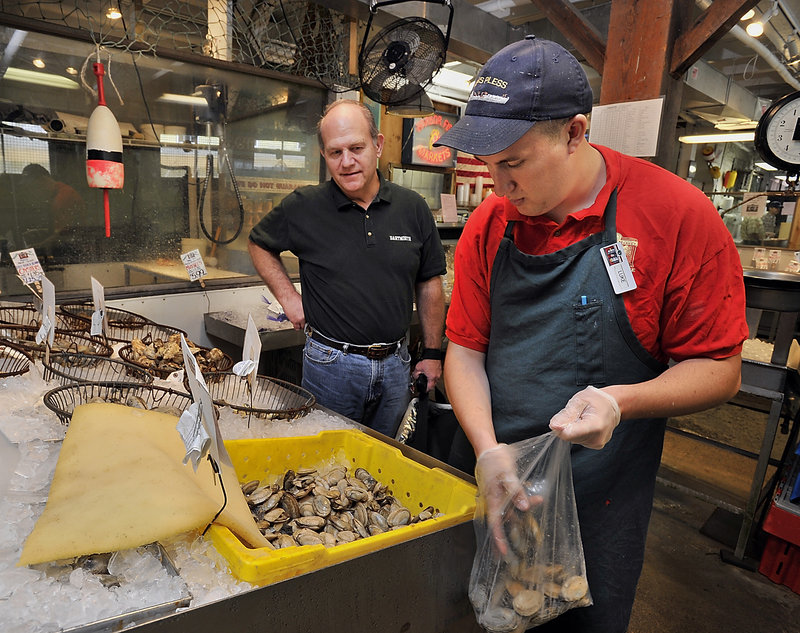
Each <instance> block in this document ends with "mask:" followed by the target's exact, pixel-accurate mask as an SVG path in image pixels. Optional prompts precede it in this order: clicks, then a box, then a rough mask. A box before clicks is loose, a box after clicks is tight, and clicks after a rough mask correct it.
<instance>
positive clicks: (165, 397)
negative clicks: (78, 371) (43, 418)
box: [43, 382, 192, 425]
mask: <svg viewBox="0 0 800 633" xmlns="http://www.w3.org/2000/svg"><path fill="white" fill-rule="evenodd" d="M43 399H44V404H45V406H46V407H47V408H48V409H50V410H51V411H52V412H53V413H55V414H56V415H57V416H58V419H59V420H61V423H62V424H64V425H68V424H69V421H70V420H71V419H72V412H73V411H74V410H75V407H77V406H79V405H81V404H86V403H88V402H98V401H105V402H115V403H118V404H128V405H129V406H135V407H137V408H139V409H142V408H146V409H155V410H159V411H165V412H168V413H172V414H174V415H176V416H179V415H180V414H181V413H182V412H183V411H184V410H186V409H187V408H189V405H191V404H192V396H190V395H189V394H188V393H183V392H181V391H175V390H174V389H167V388H165V387H156V386H154V385H142V384H133V383H121V382H83V383H77V384H73V385H65V386H62V387H56V388H55V389H52V390H50V391H48V392H47V393H46V394H44V398H43Z"/></svg>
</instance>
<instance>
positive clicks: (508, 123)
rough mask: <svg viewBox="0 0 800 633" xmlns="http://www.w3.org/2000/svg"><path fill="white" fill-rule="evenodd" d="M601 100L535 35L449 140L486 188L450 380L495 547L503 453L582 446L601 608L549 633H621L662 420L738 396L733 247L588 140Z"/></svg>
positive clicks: (508, 51)
mask: <svg viewBox="0 0 800 633" xmlns="http://www.w3.org/2000/svg"><path fill="white" fill-rule="evenodd" d="M591 107H592V92H591V88H590V87H589V84H588V81H587V79H586V76H585V74H584V72H583V69H582V68H581V66H580V64H579V63H578V62H577V60H576V59H575V58H574V57H573V56H572V55H570V54H569V53H568V52H567V51H566V50H564V49H563V48H562V47H561V46H559V45H558V44H555V43H554V42H549V41H546V40H537V39H536V38H535V37H533V36H528V37H527V38H526V39H525V40H523V41H521V42H517V43H515V44H511V45H509V46H507V47H506V48H504V49H503V50H501V51H500V52H499V53H497V54H496V55H494V56H493V57H492V58H491V59H490V60H489V61H488V62H487V64H486V65H485V66H484V68H483V69H482V71H481V73H480V76H479V78H478V79H477V81H476V85H475V88H474V89H473V91H472V94H471V95H470V98H469V102H468V104H467V107H466V112H465V116H464V117H462V119H461V120H460V121H459V122H458V123H457V124H456V125H455V127H454V128H453V129H451V130H450V131H448V132H447V133H445V134H444V136H442V138H441V139H439V141H438V143H439V144H441V145H446V146H449V147H453V148H456V149H459V150H461V151H463V152H468V153H471V154H474V155H475V156H476V157H477V158H479V159H480V160H482V161H483V162H484V163H485V164H486V166H487V168H488V170H489V172H490V174H491V175H492V178H493V180H494V187H495V188H494V194H493V195H492V196H490V197H489V198H488V199H487V200H486V201H485V202H484V203H483V204H482V205H481V206H480V207H478V209H476V210H475V212H474V213H473V214H472V216H471V217H470V219H469V221H468V222H467V225H466V227H465V229H464V232H463V235H462V237H461V239H460V240H459V243H458V246H457V248H456V259H455V285H454V289H453V297H452V301H451V305H450V309H449V312H448V316H447V336H448V338H449V340H450V344H449V346H448V349H447V355H446V362H445V371H444V375H445V381H446V387H447V394H448V397H449V399H450V401H451V403H452V405H453V409H454V411H455V413H456V415H457V416H458V419H459V423H460V425H461V429H462V431H463V433H460V434H458V435H457V438H456V442H455V443H454V446H453V453H452V456H451V463H453V464H454V465H456V466H458V467H460V468H462V469H465V470H468V471H471V470H472V468H473V467H475V470H476V477H477V479H478V485H479V487H480V492H481V495H482V496H483V497H484V499H485V502H486V507H487V516H488V520H489V523H490V525H492V526H493V531H494V533H495V538H496V539H498V549H500V550H501V551H502V549H503V546H504V543H503V539H504V536H503V534H502V526H501V525H500V517H501V514H502V504H503V502H504V501H505V499H507V498H508V497H509V496H513V497H514V498H515V501H517V500H518V499H519V497H517V496H515V492H517V491H518V486H519V482H518V479H517V474H516V455H515V453H514V449H513V446H509V444H511V443H514V442H518V441H520V440H522V439H525V438H529V437H532V436H535V435H540V434H542V433H546V432H548V431H552V432H553V433H555V434H556V435H558V436H559V437H560V438H561V439H563V440H566V441H569V442H572V443H573V444H575V446H573V448H572V467H573V478H574V485H575V496H576V504H577V509H578V516H579V520H580V528H581V537H582V541H583V547H584V555H585V559H586V569H587V575H588V580H589V586H590V590H591V595H592V599H593V602H594V604H593V606H591V607H586V608H577V609H572V610H570V611H567V612H566V613H565V614H564V615H562V616H560V617H558V618H556V619H555V620H553V621H551V622H549V623H547V624H545V625H544V626H542V627H538V628H537V629H536V631H537V633H538V632H544V631H571V632H572V631H575V632H578V631H579V632H588V631H592V632H595V631H596V632H597V633H600V632H602V633H622V632H624V631H625V630H626V629H627V625H628V620H629V617H630V611H631V607H632V604H633V599H634V595H635V591H636V584H637V582H638V578H639V574H640V572H641V567H642V561H643V556H644V544H645V537H646V534H647V524H648V521H649V517H650V511H651V508H652V499H653V489H654V485H655V475H656V471H657V469H658V465H659V461H660V457H661V448H662V443H663V437H664V430H665V419H666V418H667V417H669V416H676V415H683V414H687V413H691V412H695V411H699V410H702V409H706V408H709V407H712V406H715V405H717V404H719V403H722V402H725V401H726V400H728V399H730V398H731V397H732V396H733V395H734V394H736V392H737V391H738V389H739V384H740V377H741V354H740V353H741V348H742V342H743V341H744V339H745V338H747V325H746V321H745V310H744V307H745V302H744V283H743V280H742V270H741V265H740V262H739V256H738V253H737V251H736V248H735V245H734V243H733V241H732V240H731V237H730V234H729V233H728V231H727V230H726V229H725V226H724V225H723V223H722V221H721V220H720V218H719V216H718V214H717V213H716V210H715V209H714V207H713V205H711V203H710V202H709V201H708V199H707V198H706V197H705V196H704V195H703V194H702V192H700V191H699V190H697V189H696V188H694V187H692V186H691V185H690V184H688V183H686V182H685V181H683V180H681V179H680V178H678V177H676V176H675V175H673V174H670V173H669V172H667V171H665V170H663V169H661V168H659V167H656V166H654V165H652V164H650V163H647V162H645V161H641V160H638V159H634V158H631V157H628V156H624V155H622V154H620V153H618V152H615V151H613V150H610V149H608V148H605V147H599V146H593V145H591V144H589V143H588V141H587V140H586V138H585V135H586V130H587V127H588V119H587V116H586V115H587V114H588V113H589V112H590V111H591ZM670 361H672V364H671V365H669V364H668V363H669V362H670ZM475 456H477V458H478V459H477V466H476V465H475ZM517 505H518V506H519V507H520V508H522V509H524V507H525V506H526V501H525V500H524V499H520V500H519V501H517Z"/></svg>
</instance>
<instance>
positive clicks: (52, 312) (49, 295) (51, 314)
mask: <svg viewBox="0 0 800 633" xmlns="http://www.w3.org/2000/svg"><path fill="white" fill-rule="evenodd" d="M41 282H42V326H44V324H45V323H48V331H47V344H48V345H49V346H50V347H52V346H53V342H54V341H55V336H56V328H55V322H56V287H55V286H54V285H53V282H52V281H50V280H49V279H48V278H47V277H42V279H41Z"/></svg>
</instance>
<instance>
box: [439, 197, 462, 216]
mask: <svg viewBox="0 0 800 633" xmlns="http://www.w3.org/2000/svg"><path fill="white" fill-rule="evenodd" d="M439 195H440V197H441V199H442V222H458V207H457V206H456V197H455V195H454V194H452V193H442V194H439Z"/></svg>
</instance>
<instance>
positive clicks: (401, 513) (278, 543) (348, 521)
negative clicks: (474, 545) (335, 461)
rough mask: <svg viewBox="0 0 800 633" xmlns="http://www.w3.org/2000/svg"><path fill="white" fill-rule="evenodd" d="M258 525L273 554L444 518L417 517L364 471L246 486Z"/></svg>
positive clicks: (301, 474) (426, 513) (312, 472)
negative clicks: (276, 551)
mask: <svg viewBox="0 0 800 633" xmlns="http://www.w3.org/2000/svg"><path fill="white" fill-rule="evenodd" d="M242 492H243V493H244V495H245V498H246V499H247V503H248V504H249V506H250V510H251V512H252V513H253V517H254V518H255V520H256V525H258V528H259V529H260V530H261V533H262V534H263V535H264V536H265V537H266V538H267V540H268V541H269V542H270V544H271V547H273V548H276V549H277V548H284V547H294V546H296V545H319V544H321V545H324V546H325V547H332V546H334V545H339V544H341V543H352V542H353V541H356V540H358V539H362V538H367V537H369V536H372V535H374V534H381V533H382V532H387V531H389V530H394V529H397V528H400V527H403V526H405V525H409V524H412V523H416V522H418V521H425V520H427V519H431V518H433V517H435V516H439V515H438V514H437V513H436V511H435V510H434V508H433V507H431V506H429V507H427V508H425V509H424V510H423V511H422V512H420V513H419V514H417V515H414V514H412V513H411V511H410V510H409V509H408V508H406V507H404V506H403V505H402V504H401V503H400V502H399V501H398V500H397V499H395V498H394V497H393V496H392V494H391V491H390V490H389V489H388V487H387V486H385V485H384V484H381V483H380V482H379V481H377V480H376V479H375V478H374V477H373V476H372V475H370V474H369V472H367V471H366V470H365V469H364V468H356V469H355V471H353V473H352V474H350V473H349V472H348V469H347V468H344V467H342V466H332V467H331V468H330V469H328V470H327V471H326V472H324V473H323V472H320V471H318V470H317V469H312V468H308V469H298V470H297V471H294V470H287V471H286V472H285V473H284V475H283V477H282V478H281V479H280V480H279V481H277V482H275V483H273V484H266V485H264V484H262V483H261V482H260V481H249V482H247V483H245V484H242Z"/></svg>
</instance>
